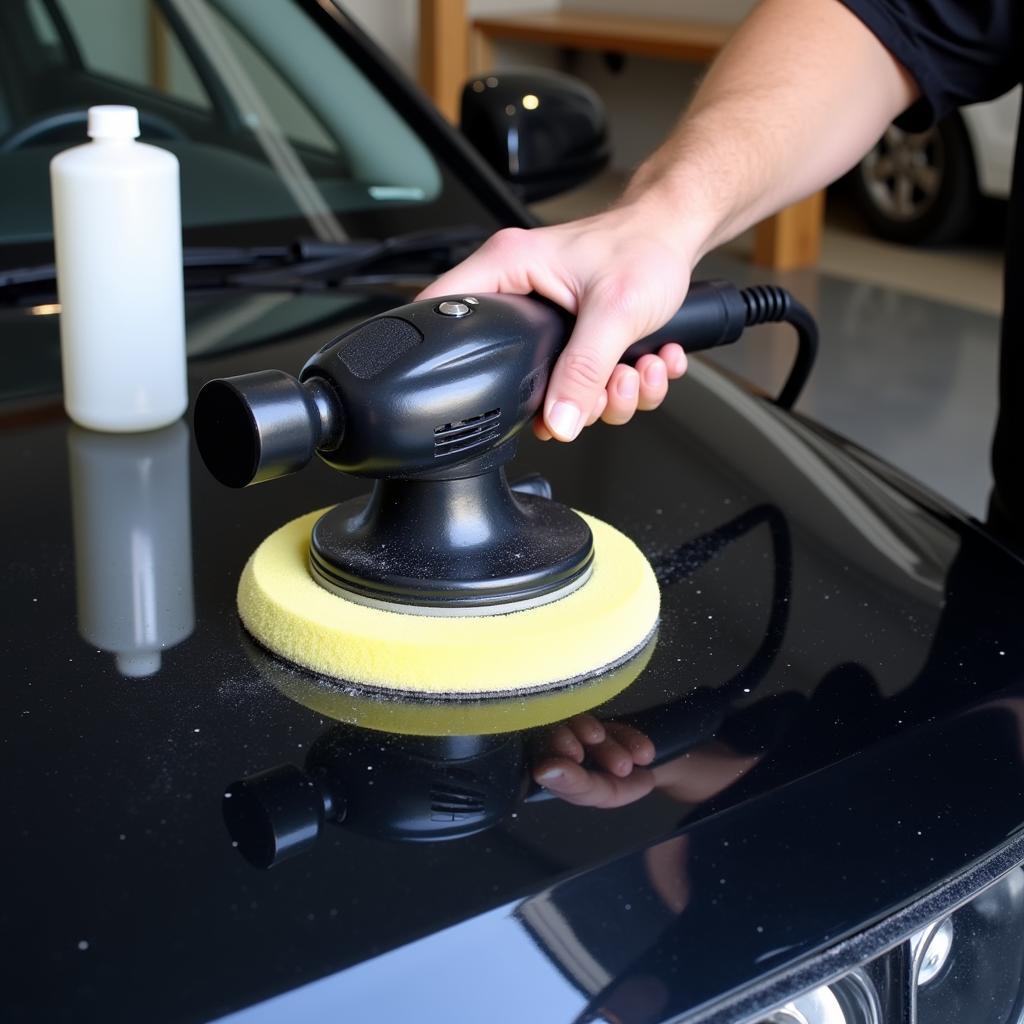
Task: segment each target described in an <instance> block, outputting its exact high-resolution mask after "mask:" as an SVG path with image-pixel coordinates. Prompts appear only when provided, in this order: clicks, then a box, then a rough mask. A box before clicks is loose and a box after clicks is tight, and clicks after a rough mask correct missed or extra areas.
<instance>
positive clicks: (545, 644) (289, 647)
mask: <svg viewBox="0 0 1024 1024" xmlns="http://www.w3.org/2000/svg"><path fill="white" fill-rule="evenodd" d="M323 512H324V510H320V511H317V512H311V513H310V514H308V515H305V516H300V517H299V518H298V519H294V520H292V521H291V522H290V523H287V524H285V525H284V526H282V527H281V528H280V529H279V530H276V531H275V532H274V533H272V534H271V535H270V536H269V537H267V538H266V540H264V541H263V543H261V544H260V546H259V547H258V548H257V549H256V551H255V552H254V553H253V555H252V557H251V558H250V559H249V561H248V562H247V563H246V566H245V569H244V570H243V572H242V578H241V580H240V581H239V584H238V611H239V615H240V616H241V619H242V624H243V625H244V626H245V628H246V629H247V630H248V631H249V632H250V633H251V634H252V636H253V637H254V638H255V639H256V640H257V641H258V642H259V643H261V644H262V645H263V646H264V647H266V648H268V649H269V650H271V651H273V652H274V653H275V654H278V655H280V656H281V657H283V658H286V659H287V660H288V661H292V662H295V663H296V664H298V665H302V666H304V667H305V668H308V669H312V670H313V671H314V672H319V673H321V674H323V675H326V676H333V677H335V678H338V679H344V680H348V681H350V682H354V683H361V684H363V685H367V686H371V687H375V688H381V689H384V690H391V691H398V692H404V693H420V694H425V695H432V696H437V697H443V696H467V697H476V696H481V695H486V694H504V693H516V692H520V693H521V692H525V691H528V690H535V689H541V688H543V687H548V686H552V685H555V684H559V683H565V682H568V681H575V680H579V679H582V678H585V677H587V676H590V675H593V674H595V673H598V672H600V671H601V670H603V669H606V668H607V667H609V666H611V665H614V664H616V663H617V662H619V661H621V660H623V659H624V658H626V657H628V656H629V655H630V654H632V653H633V652H635V651H636V650H638V648H640V647H642V646H643V644H644V643H645V641H646V640H647V638H648V637H649V635H650V633H651V631H652V630H653V629H654V626H655V624H656V623H657V619H658V610H659V605H660V595H659V592H658V583H657V580H656V579H655V578H654V572H653V570H652V569H651V566H650V564H649V563H648V561H647V559H646V558H645V557H644V556H643V554H642V552H641V551H640V550H639V548H637V547H636V545H635V544H634V543H633V542H632V541H631V540H630V539H629V538H628V537H626V536H624V535H623V534H621V533H619V531H618V530H616V529H614V528H613V527H611V526H609V525H608V524H607V523H603V522H601V521H600V520H598V519H593V518H591V517H589V516H584V518H585V519H586V520H587V523H588V524H589V526H590V529H591V531H592V533H593V537H594V570H593V573H592V574H591V576H590V579H588V580H587V582H586V583H585V584H584V585H583V586H582V587H580V588H578V589H577V590H575V591H573V592H572V593H570V594H568V595H566V596H565V597H563V598H561V599H560V600H558V601H552V602H551V603H550V604H545V605H541V606H539V607H536V608H527V609H524V610H523V611H517V612H509V613H506V614H501V615H480V616H451V617H445V616H436V615H415V614H409V613H404V612H395V611H384V610H381V609H378V608H370V607H367V606H365V605H361V604H357V603H355V602H353V601H348V600H346V599H345V598H343V597H339V596H337V595H335V594H332V593H330V592H329V591H327V590H325V589H323V588H322V587H320V586H319V585H318V584H317V583H315V582H314V581H313V578H312V576H311V575H310V573H309V570H308V568H307V559H308V553H309V537H310V532H311V531H312V529H313V525H314V523H316V521H317V519H319V518H320V516H321V515H322V514H323Z"/></svg>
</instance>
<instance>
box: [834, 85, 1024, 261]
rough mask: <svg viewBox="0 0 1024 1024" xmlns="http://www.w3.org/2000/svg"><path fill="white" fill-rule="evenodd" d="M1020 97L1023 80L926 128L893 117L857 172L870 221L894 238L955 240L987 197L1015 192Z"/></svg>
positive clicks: (859, 196)
mask: <svg viewBox="0 0 1024 1024" xmlns="http://www.w3.org/2000/svg"><path fill="white" fill-rule="evenodd" d="M1020 98H1021V90H1020V87H1019V86H1018V87H1017V88H1015V89H1013V90H1012V91H1010V92H1008V93H1006V95H1004V96H1001V97H1000V98H999V99H997V100H992V101H990V102H988V103H976V104H973V105H972V106H969V107H963V108H962V109H961V110H959V111H955V112H954V113H952V114H950V115H949V116H947V117H945V118H944V119H943V120H942V121H940V122H939V123H938V124H936V125H935V126H933V127H932V128H929V129H928V130H927V131H924V132H907V131H904V130H903V129H901V128H898V127H896V126H895V125H892V126H891V127H890V128H889V129H888V130H887V131H886V133H885V135H883V136H882V138H881V140H880V141H879V143H878V145H876V146H875V147H874V148H873V149H872V150H871V152H870V153H869V154H868V155H867V156H866V157H865V158H864V159H863V160H862V161H861V162H860V163H859V164H858V165H857V167H856V169H855V170H854V172H853V175H852V180H853V184H854V194H855V196H856V198H857V203H858V206H859V207H860V209H861V211H862V213H863V214H864V217H865V219H866V220H867V222H868V224H869V225H870V226H871V228H872V229H873V230H874V231H876V232H877V233H878V234H879V235H881V237H883V238H888V239H891V240H892V241H894V242H909V243H925V244H927V243H936V242H951V241H955V240H956V239H958V238H960V237H962V236H963V234H964V232H965V231H966V230H967V229H968V228H969V227H970V226H971V224H972V223H973V222H974V220H975V218H976V217H977V214H978V208H979V203H980V200H981V199H982V198H994V199H1008V198H1009V196H1010V179H1011V174H1012V171H1013V154H1014V146H1015V143H1016V138H1017V122H1018V120H1019V118H1020Z"/></svg>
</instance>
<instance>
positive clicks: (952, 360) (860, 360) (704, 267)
mask: <svg viewBox="0 0 1024 1024" xmlns="http://www.w3.org/2000/svg"><path fill="white" fill-rule="evenodd" d="M616 184H617V183H616V182H614V181H612V182H609V181H607V180H606V181H604V182H598V183H597V185H596V186H593V187H592V188H591V189H590V190H579V191H578V192H577V193H575V194H573V195H571V196H569V197H565V199H563V200H555V201H549V202H548V203H545V204H544V205H543V207H541V208H540V212H541V213H542V215H543V216H544V217H545V218H546V219H559V220H560V219H564V218H566V217H571V216H578V215H581V214H583V213H585V212H589V211H591V210H593V209H599V208H601V207H603V206H604V205H606V204H607V202H608V199H609V196H610V195H611V194H613V191H614V188H615V186H616ZM838 205H839V210H838V213H836V212H833V213H832V214H830V218H829V220H830V223H829V226H828V228H827V229H826V237H825V240H824V244H823V259H822V265H821V267H820V268H819V269H817V270H814V271H794V272H790V273H772V272H767V271H764V270H761V269H759V268H756V267H753V266H751V265H750V263H749V262H748V261H747V260H746V258H745V256H746V251H747V247H748V244H749V240H747V239H739V240H737V242H735V243H732V244H731V245H730V246H728V247H726V248H725V249H724V250H720V251H718V252H715V253H712V254H710V255H709V256H708V257H707V258H706V259H705V260H704V261H703V262H702V263H701V265H700V267H699V268H698V272H697V276H698V277H724V278H727V279H730V280H733V281H735V282H736V283H737V284H741V285H744V284H753V283H756V282H765V281H772V282H775V283H778V284H781V285H783V286H785V287H787V288H789V289H790V291H792V292H793V294H794V295H795V296H796V297H797V298H799V299H800V300H801V301H802V302H804V303H805V304H806V305H807V306H808V307H809V308H810V309H811V310H812V312H813V313H814V314H815V315H816V317H817V319H818V325H819V328H820V332H821V345H820V351H819V355H818V361H817V364H816V366H815V370H814V373H813V375H812V377H811V379H810V381H809V383H808V386H807V388H806V390H805V391H804V394H803V395H802V396H801V398H800V401H799V402H798V404H797V409H798V410H799V411H800V412H802V413H804V414H806V415H808V416H810V417H812V418H814V419H816V420H818V421H819V422H821V423H823V424H825V425H826V426H828V427H829V428H831V429H833V430H835V431H837V432H839V433H840V434H843V435H845V436H846V437H848V438H850V439H851V440H853V441H855V442H857V443H858V444H859V445H861V446H862V447H864V448H867V449H869V450H870V451H873V452H875V453H877V454H878V455H880V456H882V457H883V458H885V459H886V460H888V461H889V462H891V463H893V464H894V465H896V466H898V467H900V468H901V469H903V470H905V471H906V472H908V473H909V474H910V475H912V476H914V477H915V478H917V479H918V480H920V481H922V482H923V483H925V484H926V485H928V486H929V487H931V488H932V489H933V490H935V491H937V492H938V493H940V494H942V495H943V496H944V497H946V498H948V499H949V500H951V501H952V502H953V503H954V504H956V505H958V506H959V507H961V508H962V509H964V510H965V511H967V512H969V513H971V514H973V515H976V516H979V517H981V516H983V515H984V510H985V506H986V502H987V496H988V490H989V487H990V485H991V474H990V471H989V464H988V449H989V443H990V440H991V436H992V428H993V425H994V423H995V414H996V379H997V364H998V332H999V319H998V313H999V309H1000V306H1001V265H1002V255H1001V252H1000V251H999V247H998V244H997V242H995V241H993V240H991V239H981V240H980V241H978V242H975V243H972V245H970V246H964V247H961V248H957V249H946V250H942V249H931V250H916V249H908V248H904V247H900V246H895V245H890V244H888V243H884V242H881V241H879V240H877V239H874V238H871V237H868V236H866V235H865V234H864V233H863V231H862V230H860V229H859V227H858V225H857V223H856V218H851V217H850V216H849V215H848V212H847V211H845V210H844V209H843V207H842V204H841V202H840V203H839V204H838ZM792 352H793V340H792V335H791V332H790V331H789V329H787V328H783V327H760V328H757V329H756V330H754V331H751V333H750V335H749V336H748V338H747V339H745V340H744V341H742V342H740V343H739V344H738V345H735V346H732V347H731V348H729V349H724V350H720V351H718V352H715V353H713V354H711V355H709V356H707V357H706V358H708V359H710V360H712V361H714V362H717V363H719V364H721V365H723V366H725V367H727V368H728V369H730V370H731V371H732V372H734V373H737V374H739V375H740V376H742V377H745V378H746V379H749V380H751V381H752V382H754V383H755V384H757V385H759V386H761V387H764V388H767V389H769V390H774V389H776V388H777V387H778V386H779V384H780V383H781V382H782V381H783V380H784V378H785V375H786V372H787V370H788V367H789V360H790V359H791V357H792Z"/></svg>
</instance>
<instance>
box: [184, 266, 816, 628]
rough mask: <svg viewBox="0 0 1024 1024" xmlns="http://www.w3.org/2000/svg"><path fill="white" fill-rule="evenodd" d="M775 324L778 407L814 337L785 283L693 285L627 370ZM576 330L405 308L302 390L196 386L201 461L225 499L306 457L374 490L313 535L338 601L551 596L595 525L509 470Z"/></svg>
mask: <svg viewBox="0 0 1024 1024" xmlns="http://www.w3.org/2000/svg"><path fill="white" fill-rule="evenodd" d="M769 321H787V322H789V323H791V324H793V325H794V326H795V327H796V329H797V332H798V335H799V339H800V343H801V344H800V350H799V353H798V356H797V360H796V363H795V365H794V369H793V372H792V373H791V376H790V379H789V381H788V382H787V384H786V387H785V388H784V390H783V392H782V394H781V395H780V398H779V403H780V404H782V405H788V404H791V403H792V401H793V400H794V399H795V397H796V395H797V394H798V393H799V390H800V387H801V386H802V384H803V381H804V379H805V378H806V376H807V374H808V373H809V371H810V366H811V362H812V361H813V354H814V352H813V348H814V343H815V329H814V322H813V320H812V319H811V317H810V315H809V314H808V313H807V311H806V310H805V309H804V308H803V307H802V306H801V305H800V304H799V303H798V302H796V300H794V299H793V298H792V297H791V296H790V295H789V294H788V293H787V292H786V291H784V290H783V289H781V288H776V287H772V286H758V287H754V288H747V289H742V290H741V289H738V288H736V287H735V286H733V285H731V284H728V283H726V282H723V281H709V282H699V283H694V284H693V285H692V287H691V288H690V292H689V295H688V297H687V299H686V301H685V302H684V304H683V305H682V307H681V308H680V310H679V312H678V313H676V315H675V316H674V317H673V318H672V319H671V320H670V321H669V322H668V323H667V324H666V325H665V326H664V327H663V328H662V329H661V330H659V331H657V332H656V333H654V334H652V335H650V336H649V337H647V338H644V339H642V340H641V341H639V342H637V343H636V344H635V345H633V346H632V347H630V348H629V349H628V350H627V351H626V353H625V354H624V356H623V361H624V362H626V363H632V362H634V361H635V360H637V359H639V358H640V356H642V355H644V354H645V353H651V352H657V351H658V350H659V349H660V348H661V346H662V345H664V344H665V343H667V342H669V341H678V342H680V343H681V344H682V345H683V346H684V348H685V349H686V350H687V351H689V352H695V351H700V350H702V349H708V348H713V347H715V346H719V345H725V344H728V343H729V342H732V341H735V340H736V339H737V338H738V337H739V336H740V335H741V334H742V332H743V330H744V328H745V327H747V326H749V325H751V324H757V323H765V322H769ZM573 323H574V320H573V318H572V317H571V316H570V315H569V314H567V313H566V312H565V311H563V310H561V309H560V308H558V307H557V306H555V305H554V304H552V303H549V302H546V301H544V300H541V299H538V298H537V297H534V296H519V295H497V294H494V295H480V296H468V295H467V296H451V297H448V298H445V299H440V300H438V299H430V300H421V301H417V302H411V303H409V304H408V305H405V306H399V307H397V308H395V309H393V310H391V311H389V312H387V313H385V314H382V315H380V316H376V317H373V318H371V319H370V320H367V321H365V322H364V323H362V324H360V325H359V326H357V327H354V328H353V329H351V330H349V331H347V332H346V333H345V334H343V335H341V336H340V337H338V338H336V339H334V340H333V341H331V342H329V343H328V344H327V345H325V346H324V347H323V348H322V349H320V351H319V352H317V353H316V354H315V355H314V356H313V357H312V358H311V359H310V360H309V361H308V362H307V363H306V365H305V366H304V367H303V369H302V372H301V373H300V374H299V377H298V379H296V378H295V377H292V376H291V375H289V374H287V373H284V372H283V371H280V370H262V371H259V372H255V373H247V374H243V375H241V376H237V377H228V378H224V379H220V380H213V381H210V382H209V383H207V384H206V385H205V386H204V387H203V388H202V390H201V391H200V392H199V395H198V397H197V399H196V404H195V433H196V440H197V443H198V446H199V450H200V453H201V455H202V457H203V460H204V462H205V463H206V466H207V467H208V468H209V470H210V471H211V473H212V474H213V475H214V476H215V477H216V478H217V479H218V480H219V481H221V482H222V483H224V484H226V485H228V486H231V487H244V486H247V485H249V484H253V483H261V482H263V481H266V480H271V479H274V478H275V477H279V476H283V475H285V474H288V473H292V472H294V471H296V470H298V469H301V468H302V467H303V466H304V465H306V463H308V462H309V460H310V459H311V458H312V456H313V455H314V454H316V455H319V456H320V458H321V459H323V460H324V461H325V462H326V463H327V464H328V465H330V466H333V467H334V468H336V469H339V470H341V471H343V472H345V473H349V474H352V475H354V476H360V477H369V478H371V479H373V480H375V481H376V482H375V484H374V488H373V491H372V493H371V495H370V496H369V499H368V500H367V499H366V498H359V499H355V500H352V501H347V502H344V503H342V504H340V505H338V506H336V507H334V508H333V509H331V510H330V511H329V512H327V513H325V514H324V515H323V516H322V517H321V518H320V519H319V521H318V522H317V523H316V525H315V527H314V529H313V531H312V536H311V538H310V549H309V567H310V571H311V574H312V576H313V578H314V579H315V580H316V582H317V583H318V584H320V586H322V587H324V588H326V589H327V590H329V591H331V592H333V593H336V594H341V595H342V596H344V597H345V598H347V599H348V600H351V601H355V602H357V603H362V604H367V605H371V606H373V607H380V608H385V609H401V610H403V611H406V612H412V613H417V614H425V615H481V614H485V615H486V614H497V613H500V612H504V611H509V610H520V609H523V608H528V607H531V606H535V605H540V604H545V603H547V602H550V601H554V600H557V599H558V598H561V597H563V596H565V595H566V594H568V593H570V592H571V591H572V590H574V589H575V588H577V587H580V586H581V585H582V584H583V583H584V582H585V581H586V579H587V577H588V575H589V573H590V571H591V566H592V559H593V547H592V538H591V530H590V527H589V526H588V525H587V523H586V522H585V521H584V520H583V519H582V518H581V517H580V516H579V515H577V514H576V513H575V512H573V511H572V510H571V509H569V508H567V507H565V506H564V505H560V504H558V503H557V502H555V501H553V500H551V499H550V497H549V496H546V494H545V493H544V489H543V488H535V490H538V491H540V493H523V492H522V491H520V490H516V491H515V492H513V490H512V488H511V487H510V486H509V484H508V481H507V480H506V477H505V470H504V467H505V464H506V463H507V462H508V461H509V459H511V458H512V457H513V455H514V454H515V448H516V443H517V438H518V434H519V432H520V431H521V430H522V429H523V428H524V427H525V426H526V425H527V424H528V423H529V422H530V421H531V420H532V419H533V417H534V416H535V415H536V414H537V412H538V410H539V409H540V408H541V405H542V402H543V398H544V392H545V389H546V387H547V383H548V378H549V375H550V373H551V370H552V368H553V366H554V364H555V361H556V360H557V358H558V356H559V354H560V353H561V352H562V350H563V349H564V348H565V345H566V343H567V341H568V339H569V336H570V334H571V331H572V327H573ZM428 539H429V540H428Z"/></svg>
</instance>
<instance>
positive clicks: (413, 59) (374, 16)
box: [342, 0, 559, 78]
mask: <svg viewBox="0 0 1024 1024" xmlns="http://www.w3.org/2000/svg"><path fill="white" fill-rule="evenodd" d="M558 6H559V2H558V0H468V2H467V4H466V7H467V10H468V11H469V15H470V17H474V16H479V15H483V14H490V13H494V12H501V13H507V12H510V11H538V10H553V9H554V8H557V7H558ZM342 7H344V9H345V11H346V12H347V13H348V14H349V15H351V16H352V18H354V19H355V20H356V21H357V22H359V24H360V26H362V28H363V29H364V30H365V31H366V32H368V33H369V34H370V35H371V36H372V37H373V38H374V40H375V41H376V43H377V44H378V45H379V46H380V47H381V48H382V49H383V50H384V51H385V52H386V53H387V54H388V56H390V57H391V58H392V59H393V60H394V61H395V62H396V63H397V64H398V66H399V67H401V68H402V69H403V70H404V71H405V72H406V74H408V75H411V76H412V77H413V78H415V77H416V63H417V47H418V25H419V7H420V5H419V0H342Z"/></svg>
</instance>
